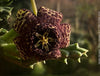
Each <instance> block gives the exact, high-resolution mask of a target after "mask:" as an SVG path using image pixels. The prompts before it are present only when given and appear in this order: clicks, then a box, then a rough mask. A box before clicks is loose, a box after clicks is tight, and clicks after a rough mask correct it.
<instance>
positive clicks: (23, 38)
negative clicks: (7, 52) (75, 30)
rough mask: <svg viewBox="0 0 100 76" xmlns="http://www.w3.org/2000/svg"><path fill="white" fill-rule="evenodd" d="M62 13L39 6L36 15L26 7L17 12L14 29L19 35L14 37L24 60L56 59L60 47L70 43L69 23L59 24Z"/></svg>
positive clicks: (59, 54)
mask: <svg viewBox="0 0 100 76" xmlns="http://www.w3.org/2000/svg"><path fill="white" fill-rule="evenodd" d="M62 18H63V16H62V14H61V13H59V12H56V11H54V10H51V9H48V8H45V7H40V9H39V10H38V13H37V17H36V16H35V15H34V14H33V13H32V12H31V11H29V10H27V9H20V10H19V11H18V12H17V19H16V22H15V24H14V30H15V31H16V32H18V33H19V36H18V37H16V38H15V39H14V43H15V44H16V46H17V48H18V50H19V51H20V56H21V57H22V59H24V60H30V59H31V60H32V58H34V59H35V60H36V61H41V60H48V59H58V58H60V57H61V52H60V50H59V49H60V48H64V47H67V46H68V45H69V44H70V33H71V25H70V24H61V21H62Z"/></svg>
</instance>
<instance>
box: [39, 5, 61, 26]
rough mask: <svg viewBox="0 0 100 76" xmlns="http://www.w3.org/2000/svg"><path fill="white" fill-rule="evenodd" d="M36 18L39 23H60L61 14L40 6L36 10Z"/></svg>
mask: <svg viewBox="0 0 100 76" xmlns="http://www.w3.org/2000/svg"><path fill="white" fill-rule="evenodd" d="M37 18H38V21H39V23H50V24H53V25H54V24H60V22H61V21H62V14H61V13H59V12H56V11H54V10H51V9H48V8H45V7H43V6H42V7H40V9H39V10H38V14H37Z"/></svg>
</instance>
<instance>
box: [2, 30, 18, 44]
mask: <svg viewBox="0 0 100 76" xmlns="http://www.w3.org/2000/svg"><path fill="white" fill-rule="evenodd" d="M17 36H18V33H16V32H15V31H14V30H13V29H11V30H10V31H9V32H8V33H5V34H4V35H2V36H1V37H0V44H4V43H11V42H13V39H14V38H15V37H17Z"/></svg>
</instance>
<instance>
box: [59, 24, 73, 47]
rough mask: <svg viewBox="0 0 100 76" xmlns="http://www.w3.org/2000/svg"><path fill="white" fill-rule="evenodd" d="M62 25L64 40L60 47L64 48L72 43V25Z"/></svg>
mask: <svg viewBox="0 0 100 76" xmlns="http://www.w3.org/2000/svg"><path fill="white" fill-rule="evenodd" d="M60 26H61V27H60V30H61V32H62V39H61V40H62V41H61V43H60V48H64V47H67V46H68V45H69V44H70V34H71V25H70V24H61V25H60Z"/></svg>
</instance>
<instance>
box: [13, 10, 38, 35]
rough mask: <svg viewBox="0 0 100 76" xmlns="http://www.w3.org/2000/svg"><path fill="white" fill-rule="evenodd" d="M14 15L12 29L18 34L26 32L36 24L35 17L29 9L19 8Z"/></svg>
mask: <svg viewBox="0 0 100 76" xmlns="http://www.w3.org/2000/svg"><path fill="white" fill-rule="evenodd" d="M16 17H17V20H16V22H15V24H14V30H15V31H16V32H18V33H20V34H26V33H27V32H29V31H30V30H31V28H32V27H35V25H36V21H37V18H36V16H35V15H34V14H33V13H32V12H31V11H30V10H27V9H20V10H19V11H18V12H17V15H16Z"/></svg>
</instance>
